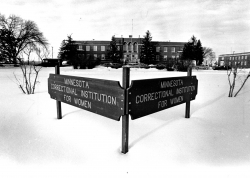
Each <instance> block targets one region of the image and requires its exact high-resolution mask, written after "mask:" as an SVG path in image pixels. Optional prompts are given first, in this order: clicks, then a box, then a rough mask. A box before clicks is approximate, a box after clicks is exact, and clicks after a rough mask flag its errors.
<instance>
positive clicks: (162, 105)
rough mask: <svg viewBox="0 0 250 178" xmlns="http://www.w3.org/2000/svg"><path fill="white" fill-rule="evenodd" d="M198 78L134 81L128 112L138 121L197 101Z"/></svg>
mask: <svg viewBox="0 0 250 178" xmlns="http://www.w3.org/2000/svg"><path fill="white" fill-rule="evenodd" d="M197 87H198V80H197V79H196V76H188V77H173V78H158V79H147V80H132V82H131V87H130V88H129V89H128V112H129V114H130V115H131V117H132V119H137V118H139V117H143V116H146V115H149V114H152V113H155V112H158V111H161V110H164V109H167V108H170V107H173V106H176V105H179V104H182V103H185V102H187V101H191V100H194V99H195V96H196V95H197Z"/></svg>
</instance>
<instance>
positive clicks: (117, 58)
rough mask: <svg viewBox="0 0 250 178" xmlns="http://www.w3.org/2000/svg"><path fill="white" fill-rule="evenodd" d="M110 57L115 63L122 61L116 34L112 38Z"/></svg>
mask: <svg viewBox="0 0 250 178" xmlns="http://www.w3.org/2000/svg"><path fill="white" fill-rule="evenodd" d="M108 57H109V58H110V59H111V60H112V62H114V63H116V62H120V52H119V51H118V48H117V45H116V39H115V36H112V38H111V42H110V51H109V52H108Z"/></svg>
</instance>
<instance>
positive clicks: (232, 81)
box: [227, 63, 250, 97]
mask: <svg viewBox="0 0 250 178" xmlns="http://www.w3.org/2000/svg"><path fill="white" fill-rule="evenodd" d="M239 64H240V63H237V64H236V65H235V66H234V67H228V69H227V76H228V83H229V93H228V97H233V96H234V97H236V96H237V95H238V94H239V92H240V91H241V89H242V88H243V87H244V85H245V83H246V81H247V79H248V78H249V77H250V71H249V72H248V74H247V75H246V77H245V78H244V80H243V82H242V84H241V86H240V88H239V89H238V91H237V92H236V93H235V94H234V95H233V92H234V89H235V85H236V78H237V76H238V74H239V72H240V71H239V68H238V66H239ZM231 75H232V76H231Z"/></svg>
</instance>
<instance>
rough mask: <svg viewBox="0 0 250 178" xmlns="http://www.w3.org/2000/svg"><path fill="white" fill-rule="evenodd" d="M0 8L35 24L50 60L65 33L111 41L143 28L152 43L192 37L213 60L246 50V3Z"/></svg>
mask: <svg viewBox="0 0 250 178" xmlns="http://www.w3.org/2000/svg"><path fill="white" fill-rule="evenodd" d="M0 7H1V9H0V13H1V14H3V15H5V16H9V15H10V14H14V15H17V16H19V17H21V18H23V19H24V20H32V21H34V22H35V23H36V24H37V25H38V27H39V29H40V30H41V31H42V32H43V34H44V36H45V37H46V38H47V40H48V41H49V43H50V46H51V47H50V48H51V49H52V47H53V49H54V55H53V56H54V57H56V56H57V54H58V49H59V47H60V44H61V42H62V40H63V39H66V38H67V35H70V34H72V37H73V39H74V40H92V39H95V40H110V39H111V37H112V35H115V36H118V37H120V36H121V35H123V37H128V36H129V35H130V34H133V37H139V35H140V36H141V37H143V36H144V35H145V32H146V31H147V30H149V31H150V32H151V34H152V37H153V40H154V41H169V40H170V41H177V42H187V41H188V40H189V39H190V38H191V36H192V35H194V36H195V37H197V39H200V40H201V43H202V46H205V47H210V48H212V49H213V50H214V51H215V53H216V56H217V57H218V55H220V54H225V53H231V52H232V51H235V53H238V52H250V1H249V0H0ZM132 19H133V20H132ZM132 21H133V28H132Z"/></svg>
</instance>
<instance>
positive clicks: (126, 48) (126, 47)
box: [78, 44, 247, 60]
mask: <svg viewBox="0 0 250 178" xmlns="http://www.w3.org/2000/svg"><path fill="white" fill-rule="evenodd" d="M105 48H106V46H101V51H105ZM168 48H170V49H171V52H172V53H175V47H166V46H164V47H163V52H168ZM117 49H118V51H120V46H117ZM123 49H124V51H134V52H137V51H138V46H137V45H136V46H134V45H127V44H126V45H124V47H123ZM78 50H81V51H84V50H85V51H90V46H85V49H84V46H83V45H78ZM93 51H98V49H97V46H93ZM160 51H161V47H160V46H157V47H156V52H160ZM246 57H247V56H246ZM230 58H231V57H230ZM222 60H223V58H222Z"/></svg>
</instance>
